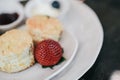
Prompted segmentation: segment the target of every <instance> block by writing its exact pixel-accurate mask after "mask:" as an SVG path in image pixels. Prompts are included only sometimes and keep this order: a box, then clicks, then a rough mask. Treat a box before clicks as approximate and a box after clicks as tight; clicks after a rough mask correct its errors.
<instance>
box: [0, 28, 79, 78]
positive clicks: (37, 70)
mask: <svg viewBox="0 0 120 80" xmlns="http://www.w3.org/2000/svg"><path fill="white" fill-rule="evenodd" d="M20 29H22V30H23V29H25V26H21V27H20ZM60 44H61V46H62V48H63V50H64V53H63V57H64V58H65V59H66V60H65V61H64V62H62V63H61V64H58V65H56V66H54V67H53V69H50V68H42V66H41V65H40V64H38V63H36V64H35V65H34V66H32V67H30V68H28V69H26V70H24V71H21V72H17V73H12V74H10V73H5V72H0V80H24V79H25V80H49V79H50V78H52V77H54V76H56V75H57V74H59V73H60V72H61V71H62V70H64V69H65V68H66V67H67V66H68V65H69V64H70V63H71V61H72V60H73V59H74V57H75V54H76V51H77V48H78V42H77V39H76V38H75V37H74V36H73V35H72V33H70V32H68V31H66V30H64V31H63V34H62V36H61V39H60Z"/></svg>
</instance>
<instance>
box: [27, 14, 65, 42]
mask: <svg viewBox="0 0 120 80" xmlns="http://www.w3.org/2000/svg"><path fill="white" fill-rule="evenodd" d="M26 25H27V28H28V31H29V33H30V34H31V36H32V38H33V40H34V41H35V42H39V41H42V40H44V39H53V40H55V41H58V40H59V38H60V36H61V33H62V31H63V28H62V25H61V23H60V22H59V21H58V20H57V19H56V18H53V17H48V16H40V15H37V16H34V17H31V18H29V19H28V20H27V21H26Z"/></svg>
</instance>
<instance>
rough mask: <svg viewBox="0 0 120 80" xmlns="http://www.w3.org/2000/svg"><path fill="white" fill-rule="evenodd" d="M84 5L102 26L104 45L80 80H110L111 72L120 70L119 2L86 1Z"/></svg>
mask: <svg viewBox="0 0 120 80" xmlns="http://www.w3.org/2000/svg"><path fill="white" fill-rule="evenodd" d="M85 3H86V4H87V5H89V6H90V7H91V8H92V9H93V10H94V11H95V12H96V14H97V15H98V17H99V19H100V21H101V23H102V25H103V30H104V43H103V47H102V49H101V52H100V54H99V56H98V58H97V61H96V62H95V64H94V65H93V66H92V68H91V69H90V70H89V71H88V72H87V73H86V74H85V75H84V76H83V77H82V78H80V80H110V78H111V75H112V74H113V72H114V71H116V70H120V0H86V1H85ZM119 76H120V75H119ZM117 80H120V79H117Z"/></svg>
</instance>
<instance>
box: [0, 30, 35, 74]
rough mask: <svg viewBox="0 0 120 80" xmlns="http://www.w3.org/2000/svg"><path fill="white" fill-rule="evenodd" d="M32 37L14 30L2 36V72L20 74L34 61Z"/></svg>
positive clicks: (0, 68)
mask: <svg viewBox="0 0 120 80" xmlns="http://www.w3.org/2000/svg"><path fill="white" fill-rule="evenodd" d="M33 49H34V46H33V41H32V37H31V36H30V35H29V34H28V33H27V32H26V31H22V30H17V29H13V30H10V31H7V32H6V33H4V34H3V35H1V36H0V70H1V71H4V72H8V73H12V72H19V71H22V70H24V69H26V68H28V67H30V66H32V65H33V64H34V63H35V61H34V55H33Z"/></svg>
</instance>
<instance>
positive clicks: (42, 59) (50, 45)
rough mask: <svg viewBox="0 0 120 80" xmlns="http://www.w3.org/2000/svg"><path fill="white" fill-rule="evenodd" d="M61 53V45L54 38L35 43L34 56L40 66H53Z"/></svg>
mask: <svg viewBox="0 0 120 80" xmlns="http://www.w3.org/2000/svg"><path fill="white" fill-rule="evenodd" d="M62 54H63V50H62V47H61V46H60V44H59V43H58V42H56V41H54V40H50V39H49V40H43V41H41V42H39V43H38V44H37V45H36V48H35V58H36V60H37V62H38V63H39V64H41V65H42V66H53V65H55V64H57V63H58V62H59V60H60V59H61V57H62Z"/></svg>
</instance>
